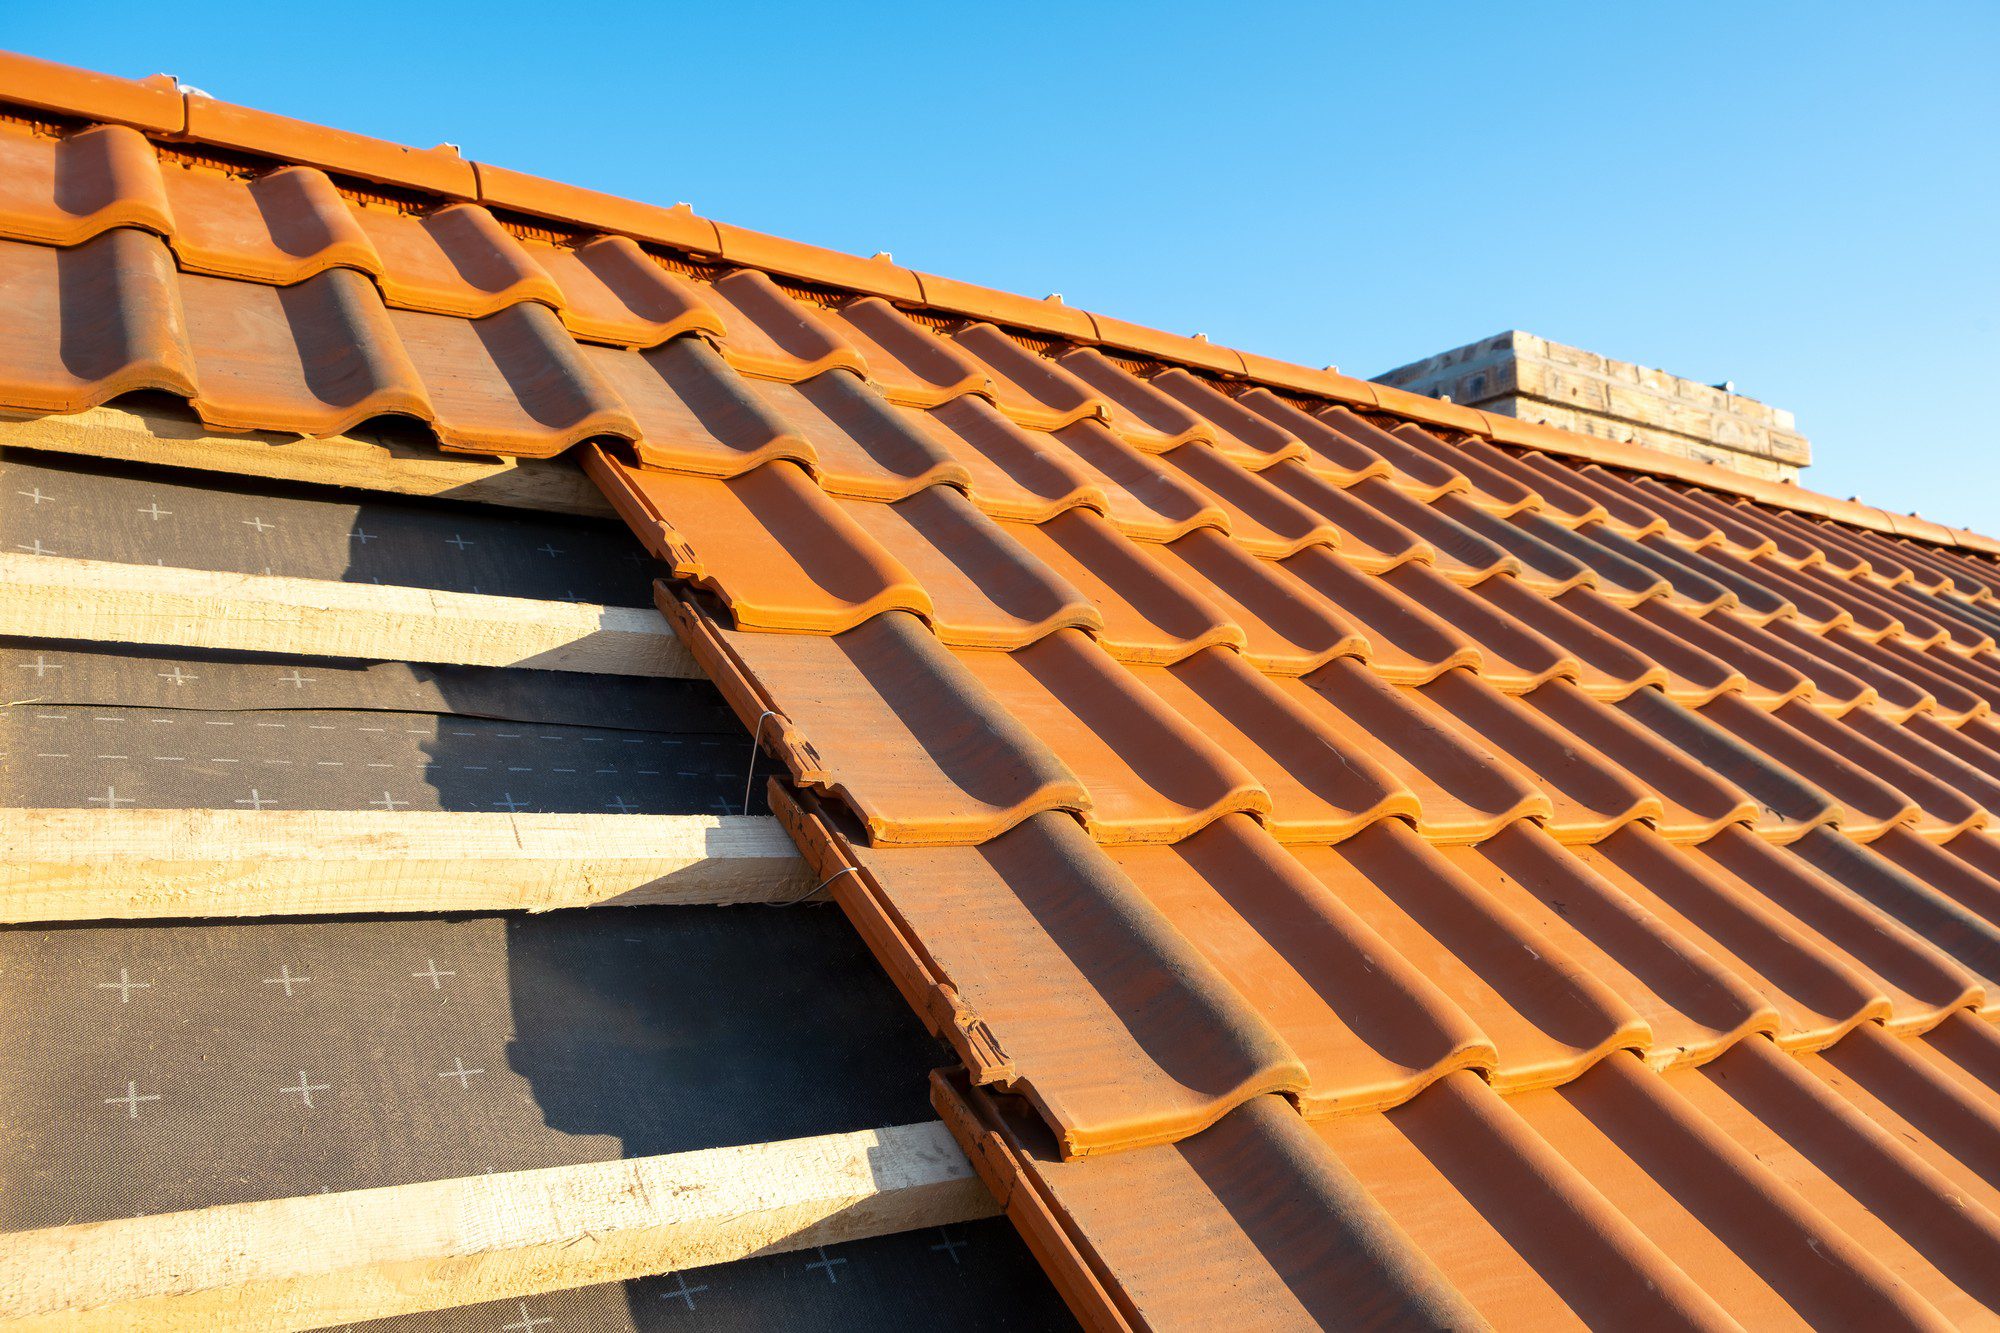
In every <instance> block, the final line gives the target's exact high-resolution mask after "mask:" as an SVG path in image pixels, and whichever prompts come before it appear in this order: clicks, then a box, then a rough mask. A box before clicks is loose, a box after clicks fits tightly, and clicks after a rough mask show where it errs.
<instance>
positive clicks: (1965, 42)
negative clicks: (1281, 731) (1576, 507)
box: [0, 0, 2000, 534]
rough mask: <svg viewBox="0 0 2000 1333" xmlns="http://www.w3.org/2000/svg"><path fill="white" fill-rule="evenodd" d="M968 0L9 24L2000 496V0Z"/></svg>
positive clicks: (1366, 370)
mask: <svg viewBox="0 0 2000 1333" xmlns="http://www.w3.org/2000/svg"><path fill="white" fill-rule="evenodd" d="M971 8H972V7H971V6H963V7H954V6H949V5H941V4H928V5H916V6H909V7H906V8H903V7H898V8H891V7H888V6H878V7H874V8H863V7H859V6H851V5H826V4H812V5H772V6H757V5H752V4H739V5H730V4H720V5H718V4H704V5H699V6H695V5H666V4H659V5H631V6H623V7H621V6H611V5H603V6H591V5H571V6H550V5H534V6H526V5H521V6H510V5H507V4H500V3H495V4H487V5H480V6H470V5H467V6H444V5H438V6H433V5H428V4H420V3H408V2H406V3H402V4H394V5H388V4H376V3H361V2H357V0H344V2H343V3H340V4H336V5H333V6H329V7H320V6H307V5H281V4H273V3H270V2H269V0H265V2H264V3H259V4H254V5H252V4H236V5H220V4H218V5H209V6H202V5H189V4H182V5H175V6H171V7H169V8H167V9H162V8H161V7H160V6H159V5H157V4H149V5H143V6H142V5H138V4H125V3H99V4H94V5H91V6H81V5H78V6H68V7H64V6H47V5H43V6H26V5H22V6H16V7H14V12H12V13H11V14H10V15H9V19H8V22H7V24H6V25H5V26H4V28H0V44H3V45H7V46H11V47H14V48H16V49H19V50H25V51H27V52H30V53H32V54H35V55H40V56H46V57H49V58H52V59H56V60H63V61H67V62H70V63H73V64H79V65H86V66H90V67H93V68H97V69H102V70H106V71H109V72H112V73H117V74H125V75H134V76H137V75H144V74H149V73H153V72H156V71H160V70H165V71H167V72H169V73H172V74H176V75H178V76H180V78H181V79H182V80H183V81H185V82H187V83H191V84H194V85H196V86H198V87H200V88H203V89H205V90H206V91H208V92H210V93H213V94H214V95H215V96H217V97H221V98H226V99H229V100H232V101H237V102H242V103H245V104H247V105H250V106H255V107H262V108H266V109H269V110H273V111H280V112H284V113H286V114H289V115H293V116H300V117H304V118H306V119H309V120H315V121H319V122H322V123H325V124H330V125H337V126H341V127H344V128H349V129H354V130H359V131H362V132H365V133H369V134H374V135H379V136H381V137H384V138H389V139H395V140H400V141H404V142H409V143H415V144H420V145H429V144H432V143H436V142H439V141H441V140H449V141H451V142H454V143H457V144H460V145H462V147H463V148H464V151H465V152H466V154H467V155H468V156H471V157H475V158H480V159H484V160H486V161H490V162H494V163H497V164H500V165H504V166H511V167H516V168H519V169H522V170H526V171H531V172H534V173H537V174H539V175H545V176H552V177H556V178H559V179H563V180H569V181H573V182H576V183H578V184H582V185H589V186H593V187H595V188H597V189H601V190H609V191H613V192H616V193H619V194H624V195H628V196H631V197H634V198H638V199H645V200H651V201H655V202H661V203H673V202H675V201H678V200H687V201H689V202H691V203H692V204H693V205H694V206H695V208H696V209H697V210H698V211H700V212H702V213H705V214H707V215H708V216H711V217H715V218H718V219H721V220H723V221H728V222H734V223H737V224H739V225H743V226H748V227H754V228H758V229H760V230H764V231H770V232H775V233H778V234H780V235H784V236H789V237H794V238H796V239H799V240H805V241H812V242H816V243H818V244H822V245H828V246H834V247H837V248H840V249H843V250H850V251H856V252H859V253H862V254H868V253H872V252H874V251H876V250H890V251H893V252H894V254H895V256H896V258H897V260H898V261H899V262H902V263H905V264H908V265H911V266H912V267H916V268H921V269H926V270H930V271H933V272H938V273H945V274H949V275H951V276H953V277H958V278H963V279H966V280H969V281H974V282H981V283H985V284H988V285H991V286H996V287H1002V288H1006V289H1009V290H1014V291H1021V292H1026V293H1029V294H1031V295H1036V296H1039V295H1042V294H1044V293H1046V292H1051V291H1060V292H1062V293H1063V294H1064V295H1065V297H1066V298H1067V299H1068V300H1069V302H1070V303H1071V304H1072V305H1080V306H1083V307H1085V308H1088V309H1092V310H1098V311H1102V312H1104V313H1107V314H1112V315H1116V316H1118V317H1120V318H1123V319H1129V320H1134V321H1137V322H1139V323H1144V324H1151V325H1156V326H1158V327H1161V328H1166V329H1172V330H1176V331H1180V332H1188V333H1192V332H1195V331H1198V330H1199V331H1204V332H1206V333H1207V334H1208V335H1209V336H1210V337H1211V338H1213V339H1215V340H1216V341H1219V342H1225V343H1229V344H1233V345H1235V346H1239V347H1243V348H1246V349H1249V350H1252V351H1258V352H1263V353H1266V354H1268V355H1272V356H1279V357H1284V358H1286V359H1289V360H1294V361H1300V362H1304V363H1307V364H1310V365H1324V364H1327V363H1329V362H1331V363H1336V364H1338V365H1339V366H1340V367H1341V368H1342V369H1343V370H1346V371H1349V372H1350V373H1354V374H1360V375H1373V374H1376V373H1379V372H1381V371H1383V370H1385V369H1388V368H1389V367H1391V366H1395V365H1398V364H1401V363H1402V362H1404V361H1408V360H1412V359H1414V358H1417V357H1419V356H1423V355H1426V354H1428V353H1430V352H1434V351H1441V350H1443V349H1445V348H1447V347H1453V346H1457V345H1458V344H1460V343H1463V342H1468V341H1471V340H1472V339H1475V338H1478V337H1483V336H1485V335H1487V334H1490V333H1495V332H1498V331H1500V330H1501V329H1505V328H1510V327H1512V328H1524V329H1528V330H1530V331H1532V332H1535V333H1540V334H1542V335H1544V336H1547V337H1550V338H1554V339H1558V340H1560V341H1564V342H1570V343H1577V344H1581V345H1582V346H1585V347H1588V348H1591V349H1593V350H1596V351H1600V352H1604V353H1606V354H1608V355H1611V356H1617V357H1622V358H1625V359H1628V360H1634V361H1639V362H1643V363H1646V364H1649V365H1656V366H1660V367H1663V368H1665V369H1667V370H1671V371H1674V372H1676V373H1678V374H1683V375H1687V376H1691V377H1693V378H1697V379H1702V380H1708V381H1720V380H1724V379H1732V380H1734V381H1736V384H1737V387H1738V388H1739V390H1741V391H1742V392H1744V393H1747V394H1750V395H1752V396H1754V397H1758V398H1762V399H1764V400H1766V401H1768V402H1771V403H1774V404H1776V405H1778V406H1780V407H1787V408H1790V409H1792V410H1793V411H1794V412H1796V413H1797V414H1798V419H1799V424H1800V428H1801V429H1802V430H1803V431H1804V432H1805V433H1806V434H1807V435H1808V436H1809V437H1811V439H1812V441H1813V443H1814V446H1815V448H1816V450H1817V452H1818V461H1817V462H1816V463H1815V464H1814V465H1813V466H1812V467H1811V468H1810V469H1809V470H1808V471H1807V473H1806V475H1805V481H1806V483H1807V484H1808V485H1811V486H1813V487H1814V488H1815V489H1817V490H1823V491H1827V492H1830V493H1832V494H1836V495H1851V494H1857V493H1858V494H1860V495H1861V496H1862V497H1863V498H1865V499H1867V500H1869V501H1870V502H1871V503H1875V504H1880V505H1882V506H1884V507H1886V508H1891V509H1896V510H1911V509H1915V510H1917V511H1920V512H1922V513H1923V514H1925V515H1926V516H1928V517H1932V518H1937V519H1940V520H1944V521H1948V522H1952V523H1956V524H1960V525H1966V526H1972V527H1976V528H1980V529H1982V530H1984V531H1986V532H1989V533H1995V534H2000V467H1996V463H1995V455H1996V447H2000V373H1996V366H2000V332H1996V320H2000V315H1996V310H2000V225H1996V222H1997V221H2000V219H1996V213H2000V146H1996V145H2000V75H1996V72H1995V71H1996V69H2000V6H1995V5H1993V4H1990V3H1977V4H1975V3H1967V4H1962V5H1945V4H1938V5H1921V4H1920V5H1890V6H1864V5H1859V4H1853V5H1847V4H1820V5H1806V4H1797V5H1788V4H1772V5H1761V4H1760V5H1694V4H1689V5H1674V6H1664V5H1644V6H1641V5H1628V4H1616V5H1613V4H1588V5H1585V4H1578V5H1566V6H1557V5H1546V6H1539V7H1531V6H1521V7H1512V6H1490V5H1481V6H1474V5H1469V4H1443V3H1436V4H1385V5H1382V6H1380V7H1379V8H1372V9H1369V10H1365V11H1364V10H1361V9H1358V8H1348V7H1345V6H1338V5H1330V4H1329V5H1311V6H1301V7H1298V8H1296V9H1286V8H1266V7H1261V6H1256V5H1248V4H1239V5H1201V6H1194V7H1188V8H1184V9H1179V8H1176V7H1175V6H1173V5H1170V4H1151V5H1134V6H1130V7H1125V6H1105V7H1102V8H1095V7H1089V6H1045V7H1036V6H1025V5H1021V6H1005V7H995V8H994V9H992V10H991V11H989V12H986V13H983V14H975V13H970V12H958V11H959V10H960V9H964V10H968V11H969V10H970V9H971ZM586 14H588V15H590V16H591V17H590V18H589V19H588V20H586V19H585V17H584V16H585V15H586Z"/></svg>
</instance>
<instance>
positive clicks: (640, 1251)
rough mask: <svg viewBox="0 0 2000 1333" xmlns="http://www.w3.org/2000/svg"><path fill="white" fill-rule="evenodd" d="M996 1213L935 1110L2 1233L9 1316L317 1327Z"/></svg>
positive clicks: (171, 1326) (94, 1323)
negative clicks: (770, 1136) (626, 1155)
mask: <svg viewBox="0 0 2000 1333" xmlns="http://www.w3.org/2000/svg"><path fill="white" fill-rule="evenodd" d="M996 1211H997V1206H996V1205H995V1203H994V1202H993V1198H992V1196H991V1195H990V1194H989V1193H987V1191H986V1187H985V1186H984V1185H982V1184H981V1183H980V1181H979V1178H978V1176H977V1175H976V1174H974V1172H973V1170H972V1167H971V1165H970V1164H969V1163H967V1161H966V1159H965V1156H964V1154H963V1153H962V1152H960V1151H959V1148H958V1145H957V1144H956V1143H954V1142H953V1141H952V1137H951V1135H950V1133H949V1132H948V1131H947V1130H946V1129H945V1127H944V1126H943V1125H941V1124H938V1123H936V1122H932V1123H929V1124H919V1125H899V1126H894V1127H891V1128H886V1129H874V1130H863V1131H860V1132H857V1133H849V1134H829V1135H825V1136H822V1137H818V1138H807V1139H792V1140H789V1141H786V1142H782V1143H760V1144H750V1145H746V1146H743V1147H735V1148H711V1149H704V1150H700V1151H695V1152H684V1153H674V1154H671V1155H666V1156H659V1157H641V1158H635V1159H632V1160H629V1161H621V1162H601V1163H591V1164H587V1165H583V1166H566V1167H555V1168H550V1169H545V1170H538V1171H516V1172H508V1173H504V1174H496V1175H488V1176H475V1177H470V1178H465V1179H458V1180H440V1181H429V1182H425V1183H422V1184H414V1185H396V1186H390V1187H387V1188H383V1189H371V1190H357V1191H352V1192H349V1193H342V1194H320V1195H311V1196H307V1197H302V1198H291V1199H274V1200H270V1201H267V1202H261V1203H243V1204H231V1205H227V1206H223V1207H217V1208H204V1209H199V1210H196V1211H192V1212H184V1213H169V1214H163V1215H160V1216H156V1217H137V1218H120V1219H117V1220H114V1221H107V1222H90V1223H83V1224H79V1225H73V1226H64V1227H53V1228H49V1229H47V1230H43V1231H28V1232H16V1233H14V1234H11V1235H0V1326H4V1327H6V1328H9V1329H20V1330H30V1329H33V1330H54V1329H63V1330H66V1331H70V1333H74V1331H75V1330H96V1329H106V1330H108V1329H130V1328H149V1329H161V1330H195V1329H201V1330H207V1329H217V1328H259V1329H303V1328H322V1327H326V1326H328V1325H334V1324H343V1323H350V1322H355V1321H359V1320H365V1319H379V1318H384V1317H387V1316H390V1315H398V1314H407V1313H414V1312H416V1311H420V1310H436V1309H444V1308H447V1307H451V1306H458V1305H469V1304H473V1303H475V1302H479V1301H490V1300H504V1299H509V1298H517V1297H525V1296H533V1295H537V1294H539V1293H542V1292H548V1291H559V1290H563V1289H565V1288H570V1287H580V1286H586V1285H589V1284H592V1283H599V1282H613V1281H619V1280H623V1279H626V1278H633V1277H640V1276H644V1275H647V1274H653V1273H667V1272H674V1271H678V1270H681V1269H687V1268H695V1267H700V1266H702V1265H706V1264H716V1263H725V1262H728V1261H730V1260H734V1259H742V1258H747V1257H749V1256H752V1255H758V1254H777V1253H782V1252H784V1251H787V1250H797V1249H803V1248H806V1247H809V1246H814V1245H831V1244H834V1243H837V1242H840V1241H849V1240H860V1239H863V1238H866V1237H869V1236H879V1235H886V1234H889V1233H893V1232H899V1231H914V1230H918V1229H921V1228H926V1227H937V1226H946V1225H949V1224H952V1223H957V1222H967V1221H971V1220H973V1219H975V1218H980V1217H989V1216H992V1215H993V1214H994V1213H995V1212H996Z"/></svg>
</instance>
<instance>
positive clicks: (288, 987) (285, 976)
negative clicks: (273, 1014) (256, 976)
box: [264, 963, 312, 1000]
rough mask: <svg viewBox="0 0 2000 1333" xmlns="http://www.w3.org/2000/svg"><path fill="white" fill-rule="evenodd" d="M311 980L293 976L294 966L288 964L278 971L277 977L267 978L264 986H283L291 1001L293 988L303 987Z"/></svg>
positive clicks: (286, 996)
mask: <svg viewBox="0 0 2000 1333" xmlns="http://www.w3.org/2000/svg"><path fill="white" fill-rule="evenodd" d="M311 980H312V978H311V977H295V976H293V975H292V965H291V964H290V963H286V964H284V965H283V966H281V967H280V968H279V969H278V975H277V976H275V977H265V978H264V984H265V985H266V986H283V987H284V988H285V998H286V999H288V1000H289V999H291V998H292V987H294V986H303V985H305V984H306V983H307V982H308V981H311Z"/></svg>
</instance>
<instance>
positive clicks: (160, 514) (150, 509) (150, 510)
mask: <svg viewBox="0 0 2000 1333" xmlns="http://www.w3.org/2000/svg"><path fill="white" fill-rule="evenodd" d="M134 512H135V513H140V514H147V515H150V516H151V517H152V520H153V522H155V523H158V522H159V521H160V520H161V519H163V518H172V517H173V516H174V511H173V510H171V509H162V508H160V502H159V501H158V500H155V501H153V503H152V504H150V505H148V506H146V507H145V508H144V509H139V510H135V511H134Z"/></svg>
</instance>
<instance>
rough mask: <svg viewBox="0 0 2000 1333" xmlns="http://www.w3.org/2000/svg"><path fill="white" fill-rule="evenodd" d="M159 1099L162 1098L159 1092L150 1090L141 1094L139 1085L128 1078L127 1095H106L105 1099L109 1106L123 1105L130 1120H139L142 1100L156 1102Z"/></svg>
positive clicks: (126, 1084)
mask: <svg viewBox="0 0 2000 1333" xmlns="http://www.w3.org/2000/svg"><path fill="white" fill-rule="evenodd" d="M158 1100H160V1094H159V1093H157V1092H148V1093H145V1094H144V1095H141V1094H140V1092H139V1085H138V1084H137V1083H134V1082H132V1081H131V1080H129V1079H128V1080H126V1083H125V1095H124V1096H123V1097H106V1098H105V1099H104V1101H105V1104H106V1105H108V1106H123V1107H124V1108H125V1115H126V1118H127V1119H130V1120H137V1119H138V1118H139V1103H140V1102H156V1101H158Z"/></svg>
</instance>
